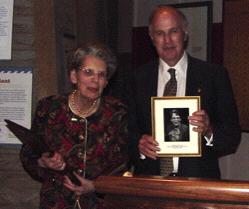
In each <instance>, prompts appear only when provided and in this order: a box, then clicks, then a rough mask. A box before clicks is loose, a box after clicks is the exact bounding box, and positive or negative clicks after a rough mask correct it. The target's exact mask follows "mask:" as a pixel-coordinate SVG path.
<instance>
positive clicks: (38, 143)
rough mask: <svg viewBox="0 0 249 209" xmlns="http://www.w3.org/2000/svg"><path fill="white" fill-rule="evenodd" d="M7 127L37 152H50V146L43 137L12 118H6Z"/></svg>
mask: <svg viewBox="0 0 249 209" xmlns="http://www.w3.org/2000/svg"><path fill="white" fill-rule="evenodd" d="M4 121H5V122H6V124H7V125H6V126H7V128H8V129H9V130H10V131H11V132H12V133H13V134H14V135H15V136H16V137H17V138H18V139H19V140H20V141H21V142H22V143H23V144H28V145H29V146H30V147H31V148H32V149H33V150H34V151H35V152H36V153H37V154H39V155H41V154H42V153H43V152H50V151H49V150H48V147H47V146H46V145H45V144H44V142H43V140H42V139H41V137H39V136H38V135H37V134H35V133H34V132H32V131H31V130H30V129H28V128H25V127H23V126H21V125H19V124H17V123H15V122H13V121H11V120H7V119H5V120H4Z"/></svg>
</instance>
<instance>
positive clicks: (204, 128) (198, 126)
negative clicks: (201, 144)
mask: <svg viewBox="0 0 249 209" xmlns="http://www.w3.org/2000/svg"><path fill="white" fill-rule="evenodd" d="M188 119H189V123H190V124H191V125H193V126H195V127H193V131H196V132H198V133H201V134H202V135H203V136H206V137H208V138H210V137H211V135H212V134H213V132H212V127H211V124H210V120H209V117H208V114H207V113H206V112H205V111H204V110H198V111H196V112H193V114H192V116H189V117H188Z"/></svg>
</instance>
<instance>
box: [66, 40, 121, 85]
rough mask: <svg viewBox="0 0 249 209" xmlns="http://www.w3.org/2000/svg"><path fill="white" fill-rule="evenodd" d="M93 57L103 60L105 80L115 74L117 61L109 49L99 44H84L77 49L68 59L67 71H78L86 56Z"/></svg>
mask: <svg viewBox="0 0 249 209" xmlns="http://www.w3.org/2000/svg"><path fill="white" fill-rule="evenodd" d="M89 55H90V56H94V57H96V58H99V59H101V60H103V61H104V62H105V63H106V65H107V79H108V80H109V79H110V78H111V77H112V75H113V74H114V73H115V70H116V67H117V60H116V57H115V56H114V54H113V53H112V51H111V50H110V48H109V47H107V46H106V45H104V44H101V43H86V44H84V45H82V46H80V47H78V48H77V49H76V50H75V51H73V53H72V54H71V56H70V57H69V62H68V70H69V72H71V71H72V70H76V71H78V70H80V67H82V65H83V63H84V59H85V57H86V56H89Z"/></svg>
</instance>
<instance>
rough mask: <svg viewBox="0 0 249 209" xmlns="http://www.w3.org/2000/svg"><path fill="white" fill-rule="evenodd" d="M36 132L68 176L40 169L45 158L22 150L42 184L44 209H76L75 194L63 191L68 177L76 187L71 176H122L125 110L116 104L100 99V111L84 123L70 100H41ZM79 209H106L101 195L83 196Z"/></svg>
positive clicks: (24, 160) (24, 161) (29, 168)
mask: <svg viewBox="0 0 249 209" xmlns="http://www.w3.org/2000/svg"><path fill="white" fill-rule="evenodd" d="M32 131H33V132H34V133H35V134H36V135H37V140H42V142H43V143H44V144H45V145H46V147H47V150H46V151H49V152H51V153H53V152H54V151H57V152H59V153H60V154H61V155H62V156H63V157H64V160H65V162H66V168H65V169H64V171H54V170H49V169H47V168H42V167H40V166H39V165H38V164H37V160H38V159H39V158H40V155H41V153H39V151H38V150H32V148H31V147H30V146H29V145H23V147H22V149H21V153H20V158H21V161H22V164H23V167H24V169H25V170H26V171H27V172H28V173H29V174H30V176H31V177H32V178H33V179H35V180H37V181H40V182H42V187H41V191H40V209H72V208H73V206H74V204H75V195H74V193H73V192H71V191H69V190H68V189H67V188H65V187H64V186H63V179H64V175H68V176H69V178H71V179H72V180H73V181H75V183H78V182H77V180H76V179H75V177H74V175H73V174H72V173H73V172H77V173H79V174H82V175H83V174H84V176H85V177H86V178H87V179H91V180H94V179H96V178H97V177H98V176H100V175H120V174H121V173H122V172H123V171H124V170H125V169H126V168H127V167H126V165H127V162H128V133H127V108H126V106H125V105H124V104H123V103H122V102H121V101H120V100H118V99H115V98H113V97H110V96H106V97H103V98H101V103H100V107H99V109H98V111H97V112H96V113H94V114H93V115H91V116H90V117H87V118H86V120H85V119H84V118H80V117H78V116H77V115H75V114H74V113H73V112H72V111H71V110H70V109H69V107H68V95H63V96H50V97H47V98H45V99H42V100H41V101H40V102H39V104H38V106H37V109H36V113H35V117H34V120H33V123H32ZM80 203H81V208H82V209H83V208H85V209H92V208H104V201H103V197H102V196H101V194H97V193H90V194H87V195H82V196H81V197H80Z"/></svg>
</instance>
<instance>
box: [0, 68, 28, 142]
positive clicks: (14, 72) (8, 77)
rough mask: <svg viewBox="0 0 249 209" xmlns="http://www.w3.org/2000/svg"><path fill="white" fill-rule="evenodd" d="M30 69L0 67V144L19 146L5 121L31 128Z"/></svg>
mask: <svg viewBox="0 0 249 209" xmlns="http://www.w3.org/2000/svg"><path fill="white" fill-rule="evenodd" d="M31 104H32V68H28V67H27V68H25V67H23V68H22V67H4V68H3V67H0V144H20V141H19V140H18V139H17V138H16V137H15V136H14V135H13V134H12V132H10V131H9V130H8V128H7V127H6V123H5V122H4V120H5V119H8V120H11V121H14V122H16V123H18V124H20V125H22V126H24V127H26V128H30V126H31Z"/></svg>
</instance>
